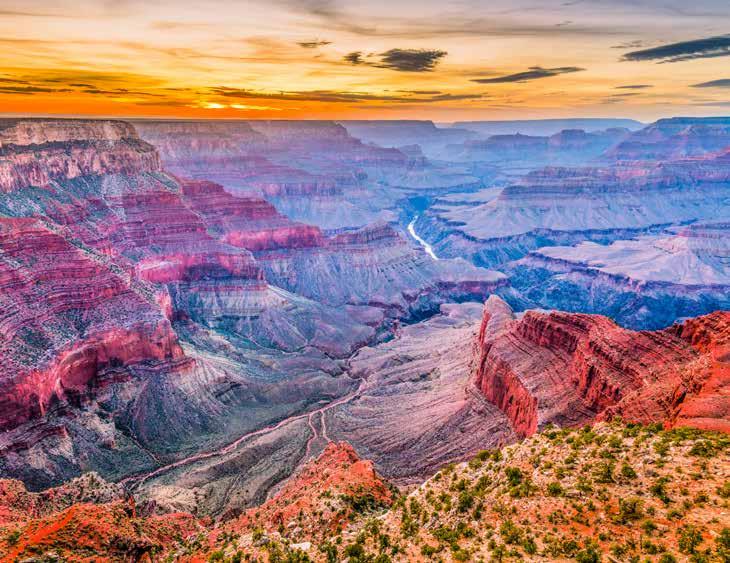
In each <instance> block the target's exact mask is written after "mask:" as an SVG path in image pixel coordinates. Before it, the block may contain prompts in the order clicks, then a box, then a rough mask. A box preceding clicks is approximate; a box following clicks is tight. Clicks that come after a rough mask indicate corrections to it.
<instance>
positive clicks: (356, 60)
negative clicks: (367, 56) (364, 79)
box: [343, 51, 365, 65]
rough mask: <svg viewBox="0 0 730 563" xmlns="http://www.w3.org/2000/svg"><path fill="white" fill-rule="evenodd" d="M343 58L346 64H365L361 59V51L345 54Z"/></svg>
mask: <svg viewBox="0 0 730 563" xmlns="http://www.w3.org/2000/svg"><path fill="white" fill-rule="evenodd" d="M343 58H344V59H345V61H346V62H348V63H350V64H353V65H360V64H363V63H364V62H365V61H364V60H363V57H362V51H353V52H352V53H347V54H346V55H345V56H344V57H343Z"/></svg>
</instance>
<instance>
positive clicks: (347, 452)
mask: <svg viewBox="0 0 730 563" xmlns="http://www.w3.org/2000/svg"><path fill="white" fill-rule="evenodd" d="M393 500H394V493H393V491H392V490H391V488H390V487H389V486H388V485H387V483H386V482H385V481H383V479H382V478H381V477H380V476H379V475H378V474H377V472H376V471H375V468H374V467H373V463H372V462H371V461H369V460H361V459H360V458H359V457H358V455H357V453H356V452H355V450H354V449H353V448H352V446H351V445H350V444H347V443H346V442H340V443H336V442H331V443H330V444H329V445H328V446H327V447H326V448H325V450H324V451H323V452H322V454H321V455H320V456H319V457H317V458H316V459H314V460H312V461H310V462H309V463H307V464H306V465H304V466H303V467H302V468H301V470H300V471H299V472H298V473H296V474H295V475H293V476H292V477H291V479H290V480H289V481H287V483H286V484H285V485H284V486H283V487H282V489H281V490H280V491H278V492H277V493H276V494H275V495H274V496H273V497H272V498H271V499H269V500H267V501H266V502H265V503H263V504H262V505H260V506H257V507H255V508H252V509H250V510H248V511H246V512H245V513H244V514H243V515H241V516H240V517H239V518H238V519H237V520H234V521H232V522H230V523H228V524H226V525H225V526H224V527H223V530H233V531H236V532H238V533H241V532H245V531H246V530H252V529H254V528H261V529H263V530H265V531H266V532H268V533H271V532H275V531H276V530H278V529H281V528H284V529H285V530H287V532H286V533H287V535H289V536H290V537H291V538H292V540H296V541H304V540H308V541H312V540H319V541H321V540H322V539H324V538H326V537H327V536H328V535H329V534H331V533H333V532H336V531H337V530H341V529H343V528H345V527H346V526H347V524H348V523H349V522H351V521H352V520H353V519H354V518H356V517H357V515H358V512H361V511H363V510H373V509H377V508H386V507H389V506H390V505H391V504H392V503H393Z"/></svg>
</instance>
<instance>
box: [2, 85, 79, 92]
mask: <svg viewBox="0 0 730 563" xmlns="http://www.w3.org/2000/svg"><path fill="white" fill-rule="evenodd" d="M57 92H73V90H70V89H68V88H42V87H40V86H0V94H50V93H57Z"/></svg>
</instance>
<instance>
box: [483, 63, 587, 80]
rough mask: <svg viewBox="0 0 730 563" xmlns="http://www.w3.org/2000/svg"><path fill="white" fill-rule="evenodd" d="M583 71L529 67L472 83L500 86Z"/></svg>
mask: <svg viewBox="0 0 730 563" xmlns="http://www.w3.org/2000/svg"><path fill="white" fill-rule="evenodd" d="M583 70H585V69H584V68H580V67H577V66H561V67H557V68H543V67H541V66H531V67H530V68H529V69H528V70H526V71H525V72H517V73H515V74H507V75H505V76H497V77H495V78H473V79H472V82H478V83H479V84H502V83H508V82H527V81H528V80H537V79H539V78H550V77H552V76H559V75H561V74H570V73H573V72H580V71H583Z"/></svg>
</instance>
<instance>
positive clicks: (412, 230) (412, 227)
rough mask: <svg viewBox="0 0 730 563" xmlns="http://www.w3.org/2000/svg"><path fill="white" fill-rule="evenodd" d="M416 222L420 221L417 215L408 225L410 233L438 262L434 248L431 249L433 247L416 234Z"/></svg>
mask: <svg viewBox="0 0 730 563" xmlns="http://www.w3.org/2000/svg"><path fill="white" fill-rule="evenodd" d="M416 221H418V215H416V216H415V217H414V218H413V220H412V221H411V222H410V223H408V233H409V234H410V235H411V236H412V237H413V239H414V240H415V241H416V242H417V243H418V244H420V245H421V246H422V247H423V249H424V250H425V251H426V253H427V254H428V255H429V256H430V257H431V258H433V259H434V260H438V259H439V257H438V256H436V253H435V252H434V251H433V248H431V245H430V244H428V243H427V242H426V241H425V240H423V239H422V238H421V237H419V236H418V233H416Z"/></svg>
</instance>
